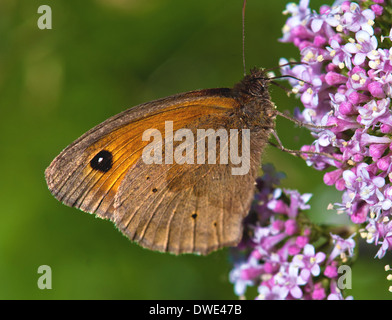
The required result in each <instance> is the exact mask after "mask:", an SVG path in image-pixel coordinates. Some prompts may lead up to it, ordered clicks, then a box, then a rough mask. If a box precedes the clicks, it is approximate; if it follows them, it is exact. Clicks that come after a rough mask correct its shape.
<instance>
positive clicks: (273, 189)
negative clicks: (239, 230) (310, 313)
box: [229, 165, 381, 300]
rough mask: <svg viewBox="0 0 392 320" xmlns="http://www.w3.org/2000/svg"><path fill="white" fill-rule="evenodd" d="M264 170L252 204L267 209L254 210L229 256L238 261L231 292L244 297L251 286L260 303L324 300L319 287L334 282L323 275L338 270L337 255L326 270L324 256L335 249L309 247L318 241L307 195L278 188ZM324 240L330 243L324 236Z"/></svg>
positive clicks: (324, 293) (275, 174) (273, 175)
mask: <svg viewBox="0 0 392 320" xmlns="http://www.w3.org/2000/svg"><path fill="white" fill-rule="evenodd" d="M263 169H264V170H263V171H264V172H265V175H264V176H263V177H261V178H259V179H258V184H257V187H258V193H257V194H256V195H255V199H263V201H264V202H265V204H264V205H263V206H259V205H255V206H254V208H253V210H252V211H251V213H250V215H249V218H247V219H246V220H245V221H246V223H245V225H244V238H243V240H242V242H241V243H240V245H239V246H238V247H237V248H234V249H233V250H232V254H233V257H234V258H236V257H238V258H236V259H235V261H234V267H233V269H232V271H231V272H230V275H229V279H230V282H232V283H233V285H234V292H235V294H236V295H238V296H240V297H244V296H245V294H246V292H247V288H248V287H253V286H255V287H257V289H258V293H259V295H258V296H257V297H256V299H259V300H282V299H315V300H317V299H325V298H326V297H327V295H328V294H329V293H330V291H329V290H326V289H325V288H324V287H323V286H321V285H320V284H321V283H324V282H325V283H329V282H330V281H332V280H333V281H334V280H335V279H334V278H333V279H332V278H329V277H328V276H327V274H325V272H324V273H323V272H322V270H323V269H324V268H326V267H328V266H330V265H334V266H338V265H339V263H340V262H339V261H336V259H335V258H336V257H338V258H340V255H339V256H332V257H328V261H329V262H328V265H326V262H327V254H328V253H329V252H331V254H333V255H336V254H335V251H336V249H333V248H332V247H328V246H325V247H324V249H323V250H316V249H315V246H314V243H312V242H311V241H313V240H311V239H317V238H318V236H319V235H317V236H315V234H313V232H314V229H315V228H314V227H312V224H311V222H310V220H308V218H307V216H306V214H305V210H309V209H310V205H309V204H308V201H309V199H310V197H311V194H300V193H299V192H298V191H296V190H288V189H282V188H278V186H277V185H275V183H274V182H276V183H280V179H278V177H279V176H281V174H280V173H278V172H276V171H275V169H274V168H273V167H271V166H270V165H268V166H266V165H264V166H263ZM266 169H268V170H266ZM318 232H319V231H317V233H318ZM364 232H365V231H364ZM324 236H325V237H330V235H329V232H328V230H325V231H324ZM336 237H337V236H336ZM380 239H381V238H380ZM340 241H341V242H342V243H345V242H344V241H346V240H344V239H341V240H340ZM335 242H336V241H335ZM336 246H337V245H335V246H334V247H336ZM334 250H335V251H334Z"/></svg>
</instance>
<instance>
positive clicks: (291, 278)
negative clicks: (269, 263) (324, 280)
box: [274, 264, 306, 299]
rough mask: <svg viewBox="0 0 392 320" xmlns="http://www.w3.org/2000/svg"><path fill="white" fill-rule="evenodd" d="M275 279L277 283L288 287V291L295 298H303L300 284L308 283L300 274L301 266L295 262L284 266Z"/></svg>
mask: <svg viewBox="0 0 392 320" xmlns="http://www.w3.org/2000/svg"><path fill="white" fill-rule="evenodd" d="M274 281H275V282H276V284H279V285H280V286H283V287H284V288H286V290H287V292H288V293H290V295H291V296H292V297H293V298H294V299H300V298H302V295H303V293H302V290H301V288H300V286H303V285H305V284H306V280H305V279H303V278H302V277H301V276H300V275H299V268H298V267H296V266H295V265H293V264H290V265H289V266H282V267H281V269H280V271H279V272H278V273H277V274H276V275H275V277H274Z"/></svg>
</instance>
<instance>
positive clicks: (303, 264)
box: [293, 244, 326, 279]
mask: <svg viewBox="0 0 392 320" xmlns="http://www.w3.org/2000/svg"><path fill="white" fill-rule="evenodd" d="M325 256H326V255H325V253H324V252H317V254H316V253H315V249H314V246H313V245H311V244H307V245H306V246H305V247H304V253H303V254H298V255H296V256H295V257H294V258H293V263H294V264H295V265H296V266H298V267H299V268H301V269H302V271H301V276H302V277H303V278H305V279H309V277H310V274H312V275H313V276H318V275H319V274H320V265H319V264H320V263H321V262H323V261H324V260H325Z"/></svg>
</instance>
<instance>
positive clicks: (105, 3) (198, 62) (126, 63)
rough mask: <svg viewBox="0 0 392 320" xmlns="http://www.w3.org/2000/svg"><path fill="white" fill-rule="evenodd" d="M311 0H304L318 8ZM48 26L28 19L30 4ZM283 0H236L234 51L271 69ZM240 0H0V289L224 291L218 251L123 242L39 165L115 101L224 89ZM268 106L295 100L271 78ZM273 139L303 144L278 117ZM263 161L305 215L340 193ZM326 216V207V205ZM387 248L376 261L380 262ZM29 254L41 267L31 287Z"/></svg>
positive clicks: (72, 293) (371, 262)
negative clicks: (44, 285)
mask: <svg viewBox="0 0 392 320" xmlns="http://www.w3.org/2000/svg"><path fill="white" fill-rule="evenodd" d="M321 3H322V2H321V1H311V5H312V7H313V8H314V9H318V8H319V6H320V4H321ZM43 4H47V5H50V6H51V8H52V19H53V21H52V24H53V29H52V30H40V29H39V28H38V27H37V20H38V18H39V16H40V15H39V14H38V13H37V10H38V7H39V6H40V5H43ZM285 4H286V1H283V0H274V1H265V0H249V1H248V5H247V11H246V62H247V66H248V69H249V68H250V67H253V66H263V67H267V68H269V67H275V66H277V64H278V60H279V58H280V57H282V56H284V57H286V58H290V57H298V52H297V51H296V49H295V48H294V47H293V46H292V45H290V44H282V43H279V42H278V41H277V39H278V38H279V37H280V36H281V28H282V26H283V24H284V22H285V19H286V17H285V16H283V15H282V13H281V12H282V11H283V10H284V8H285ZM241 10H242V0H235V1H234V0H213V1H211V0H187V1H182V0H148V1H147V0H143V1H142V0H132V1H131V0H128V1H127V0H84V1H77V0H51V1H43V0H40V1H36V0H29V1H25V0H23V1H22V0H19V1H18V0H1V1H0V121H1V123H0V132H1V133H0V142H1V151H0V155H1V157H0V168H1V184H0V199H1V207H0V214H1V223H0V298H1V299H235V298H236V297H235V295H234V294H233V287H232V285H231V284H230V283H229V282H228V273H229V271H230V268H231V265H230V262H229V260H228V251H227V249H225V250H221V251H219V252H216V253H213V254H211V255H209V256H207V257H198V256H191V255H185V256H178V257H177V256H173V255H169V254H161V253H156V252H150V251H148V250H145V249H142V248H141V247H139V246H138V245H136V244H132V243H131V242H130V241H128V240H127V239H126V238H125V237H124V236H122V235H121V234H120V233H119V232H118V231H117V230H116V229H115V227H114V226H113V225H112V223H110V222H108V221H103V220H101V219H96V218H95V217H94V216H92V215H89V214H86V213H82V212H81V211H78V210H76V209H73V208H68V207H66V206H64V205H62V204H61V203H59V202H58V201H57V200H55V199H54V198H53V197H52V196H51V194H50V193H49V191H48V190H47V187H46V183H45V179H44V170H45V168H46V167H47V166H48V165H49V163H50V162H51V161H52V159H53V158H54V157H55V156H56V155H57V154H58V153H59V152H60V151H61V150H62V149H63V148H64V147H66V146H67V145H68V144H69V143H71V142H72V141H73V140H74V139H76V138H77V137H78V136H80V135H81V134H82V133H84V132H85V131H87V130H88V129H90V128H91V127H93V126H94V125H96V124H98V123H100V122H102V121H103V120H105V119H106V118H108V117H109V116H111V115H114V114H116V113H118V112H120V111H122V110H124V109H125V108H128V107H131V106H134V105H137V104H139V103H142V102H146V101H150V100H154V99H157V98H161V97H164V96H169V95H172V94H175V93H179V92H184V91H189V90H195V89H201V88H212V87H231V86H233V84H234V83H236V82H238V81H239V80H241V78H242V73H243V71H242V35H241V34H242V27H241ZM272 95H273V97H274V101H275V102H276V104H277V105H278V107H279V109H280V110H281V111H284V110H286V109H288V110H291V111H292V110H293V108H294V107H295V106H296V105H298V101H296V100H295V99H293V98H287V97H286V96H285V93H284V92H283V91H282V90H281V89H279V88H276V87H274V88H272ZM278 132H279V135H280V137H281V139H282V141H283V143H284V144H285V145H286V146H287V147H290V148H298V147H299V146H300V143H299V141H302V142H304V141H305V142H309V141H310V138H309V134H308V132H307V131H306V130H304V129H298V128H295V127H294V125H293V124H292V123H290V122H286V121H285V120H281V119H279V121H278ZM263 162H273V163H275V166H276V167H277V169H278V170H283V171H285V172H286V174H287V176H288V178H287V179H286V180H284V181H283V182H284V186H285V187H289V188H298V189H299V190H300V191H301V192H312V193H314V194H316V195H317V196H315V197H314V198H313V199H312V201H311V204H312V207H313V210H312V211H313V212H318V215H317V216H316V217H315V219H317V221H325V219H326V217H330V216H334V214H333V213H331V212H327V211H326V207H327V205H328V203H330V202H336V201H339V193H337V192H335V191H334V190H333V188H328V187H326V186H323V184H322V174H321V173H319V172H316V171H315V170H313V169H311V168H308V167H307V166H306V164H305V163H304V162H303V161H302V160H300V159H296V158H294V157H292V156H290V155H288V154H283V153H282V152H280V151H278V150H276V149H273V148H268V149H267V150H266V154H265V157H264V160H263ZM333 219H334V217H333ZM376 251H377V250H376V248H375V247H373V246H364V247H363V248H361V251H360V259H359V261H358V263H357V264H356V265H355V266H354V267H353V289H352V290H351V291H350V292H349V294H352V295H353V296H354V297H355V298H357V299H366V298H370V299H388V298H391V295H392V294H391V293H388V291H387V289H388V286H389V284H388V282H387V280H386V275H387V274H386V272H385V271H384V265H385V264H386V263H391V255H390V254H389V255H387V256H386V257H385V259H384V260H383V261H379V260H375V259H373V257H374V255H375V253H376ZM388 259H389V261H388ZM40 265H49V266H50V267H51V268H52V286H53V289H51V290H40V289H38V287H37V280H38V277H39V276H40V275H39V274H38V273H37V270H38V267H39V266H40Z"/></svg>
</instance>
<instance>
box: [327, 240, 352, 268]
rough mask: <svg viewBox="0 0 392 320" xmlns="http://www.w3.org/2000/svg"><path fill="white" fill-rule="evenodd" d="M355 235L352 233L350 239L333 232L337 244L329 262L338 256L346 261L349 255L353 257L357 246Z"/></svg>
mask: <svg viewBox="0 0 392 320" xmlns="http://www.w3.org/2000/svg"><path fill="white" fill-rule="evenodd" d="M354 236H355V234H353V235H351V236H350V237H349V238H348V239H343V238H342V237H340V236H338V235H336V234H331V237H332V239H333V242H334V245H335V246H334V248H333V250H332V252H331V254H330V255H329V257H328V262H331V261H332V260H334V259H335V258H336V257H338V256H340V257H341V258H342V260H344V261H343V262H345V260H346V259H347V257H349V258H351V257H352V256H353V255H354V248H355V241H354V240H353V239H352V238H353V237H354Z"/></svg>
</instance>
